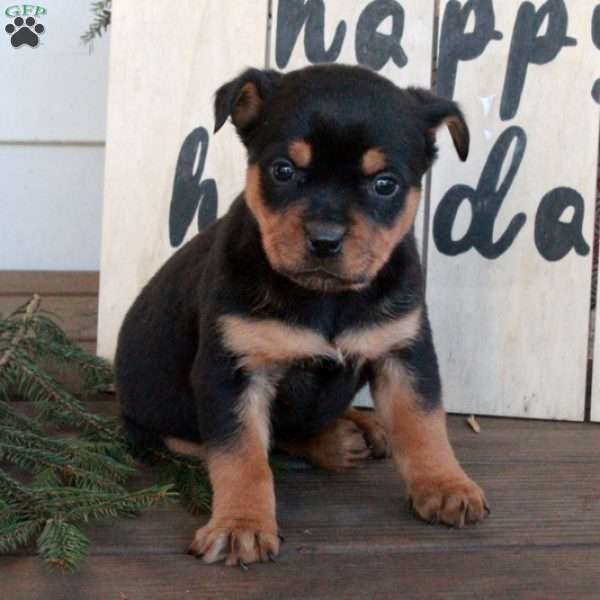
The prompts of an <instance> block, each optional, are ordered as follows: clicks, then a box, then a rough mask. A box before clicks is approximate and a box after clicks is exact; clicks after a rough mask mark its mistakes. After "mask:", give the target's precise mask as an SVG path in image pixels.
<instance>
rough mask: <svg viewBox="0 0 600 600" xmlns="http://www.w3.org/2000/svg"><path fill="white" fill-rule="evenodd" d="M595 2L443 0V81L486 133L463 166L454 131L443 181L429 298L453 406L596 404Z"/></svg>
mask: <svg viewBox="0 0 600 600" xmlns="http://www.w3.org/2000/svg"><path fill="white" fill-rule="evenodd" d="M467 5H468V6H467ZM593 9H594V7H593V3H592V2H569V3H568V6H567V4H566V3H565V2H563V1H562V0H548V1H546V2H542V1H535V2H494V3H492V2H490V1H479V2H469V3H459V2H456V1H454V0H445V1H444V2H442V4H441V7H440V11H441V14H440V20H441V26H440V45H439V55H440V60H439V72H438V81H437V85H438V88H437V89H438V91H439V92H440V93H442V94H446V95H448V96H453V97H454V98H455V99H458V100H459V101H460V103H461V104H462V106H463V108H464V110H465V113H466V115H467V117H468V122H469V124H470V129H471V138H472V145H471V154H470V157H469V160H468V162H467V163H466V164H461V163H459V161H458V160H457V159H455V158H454V156H453V154H452V152H449V151H446V148H449V147H450V145H451V144H450V141H449V139H448V137H447V136H446V135H445V134H444V136H443V137H442V140H441V146H442V149H441V153H440V154H441V157H442V158H441V160H440V162H439V163H438V165H437V167H436V168H435V169H434V171H433V180H432V194H431V199H432V220H431V227H430V235H431V238H430V241H429V255H428V264H427V271H428V279H427V286H428V287H427V291H428V293H427V298H428V303H429V306H430V314H431V319H432V323H433V331H434V335H435V340H436V343H437V348H438V352H439V358H440V362H441V371H442V378H443V381H444V384H445V401H446V405H447V407H448V408H449V409H450V410H456V411H462V412H476V413H484V414H492V415H515V416H522V417H537V418H552V419H573V420H581V419H582V418H583V416H584V402H585V383H586V366H587V358H586V354H587V345H588V322H589V302H590V300H589V299H590V281H591V260H592V252H591V245H592V241H593V231H592V230H593V218H594V201H595V184H596V177H595V173H596V165H597V158H598V117H599V110H598V104H597V102H596V100H595V99H594V97H593V89H594V86H595V82H596V79H597V78H598V77H599V76H600V61H599V60H597V57H598V53H597V52H596V50H595V48H594V46H593V43H592V36H591V35H590V31H591V27H590V25H591V23H592V13H593ZM594 57H595V58H596V60H594Z"/></svg>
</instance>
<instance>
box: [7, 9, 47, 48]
mask: <svg viewBox="0 0 600 600" xmlns="http://www.w3.org/2000/svg"><path fill="white" fill-rule="evenodd" d="M4 30H5V31H6V33H8V34H9V35H10V43H11V44H12V45H13V46H14V47H15V48H18V47H19V46H22V45H23V44H27V45H28V46H31V47H32V48H35V47H36V46H37V45H38V44H39V42H40V38H39V34H41V33H44V31H45V28H44V26H43V25H42V24H41V23H37V24H36V22H35V19H34V18H33V17H27V19H26V20H23V19H22V18H21V17H17V18H16V19H15V20H14V21H13V22H12V23H9V24H8V25H7V26H6V27H5V28H4Z"/></svg>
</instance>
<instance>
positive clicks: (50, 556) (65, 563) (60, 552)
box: [38, 518, 90, 571]
mask: <svg viewBox="0 0 600 600" xmlns="http://www.w3.org/2000/svg"><path fill="white" fill-rule="evenodd" d="M89 547H90V542H89V540H88V539H87V537H86V536H85V535H84V534H83V533H82V531H81V530H80V529H79V528H78V527H76V526H75V525H72V524H71V523H67V522H65V521H63V520H62V519H60V518H57V519H48V520H47V521H46V525H45V526H44V530H43V531H42V534H41V535H40V537H39V539H38V551H39V553H40V556H41V557H42V558H43V559H44V560H45V561H46V564H47V565H48V566H50V567H52V568H60V569H64V570H66V571H74V570H75V569H76V568H77V567H78V566H79V565H80V564H81V562H82V561H83V560H84V559H85V558H86V556H87V554H88V550H89Z"/></svg>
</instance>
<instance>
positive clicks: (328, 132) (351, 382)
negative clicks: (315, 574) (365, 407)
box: [116, 65, 487, 564]
mask: <svg viewBox="0 0 600 600" xmlns="http://www.w3.org/2000/svg"><path fill="white" fill-rule="evenodd" d="M215 116H216V126H215V130H218V129H219V128H220V127H221V126H222V125H223V124H224V122H225V121H226V120H227V118H228V117H231V120H232V121H233V124H234V125H235V127H236V129H237V132H238V134H239V136H240V138H241V139H242V141H243V143H244V144H245V146H246V148H247V150H248V170H247V178H246V188H245V190H244V191H243V193H242V194H241V195H240V196H239V197H238V198H237V199H236V200H235V202H234V203H233V205H232V206H231V209H230V210H229V212H228V213H227V214H226V215H225V216H224V217H223V218H222V219H220V220H219V221H217V222H216V223H215V224H214V225H212V226H211V227H210V228H209V229H207V230H206V231H204V232H203V233H201V234H199V235H197V236H196V237H195V238H194V239H193V240H191V241H190V242H189V243H188V244H186V245H185V246H184V247H183V248H181V249H180V250H179V251H178V252H177V253H176V254H175V255H174V256H173V257H172V258H170V259H169V260H168V261H167V263H166V264H165V265H164V266H163V267H162V269H161V270H160V271H159V272H158V273H157V274H156V275H155V276H154V277H153V278H152V280H151V281H150V283H148V285H147V286H146V287H145V288H144V290H143V291H142V293H141V294H140V296H139V297H138V298H137V300H136V301H135V303H134V305H133V306H132V308H131V309H130V311H129V313H128V315H127V317H126V319H125V322H124V323H123V327H122V329H121V333H120V336H119V344H118V351H117V357H116V375H117V391H118V395H119V398H120V401H121V406H122V413H123V418H124V422H125V426H126V429H127V432H128V434H129V436H130V438H131V440H132V442H133V443H134V445H136V446H156V445H159V444H163V443H166V444H167V446H169V447H170V448H172V449H175V450H177V451H181V452H191V453H195V454H201V455H202V456H204V457H205V459H206V462H207V465H208V470H209V474H210V479H211V482H212V486H213V489H214V499H213V513H212V517H211V519H210V521H209V523H208V524H207V525H206V526H205V527H203V528H201V529H200V530H198V532H197V533H196V536H195V539H194V541H193V543H192V547H191V549H192V551H193V552H195V553H197V554H202V555H203V557H204V560H205V561H206V562H215V561H219V560H222V559H225V561H226V563H227V564H237V563H238V562H246V563H249V562H252V561H258V560H263V561H264V560H266V559H268V558H269V557H272V556H274V555H276V554H277V552H278V550H279V539H278V535H277V522H276V518H275V496H274V491H273V477H272V474H271V471H270V468H269V463H268V452H269V448H270V446H272V445H275V446H277V447H279V448H282V449H284V450H286V451H288V452H290V453H292V454H295V455H298V456H302V457H304V458H306V459H307V460H309V461H310V462H312V463H314V464H317V465H320V466H323V467H329V468H333V469H343V468H346V467H351V466H353V465H357V464H359V463H360V462H361V461H362V460H364V459H365V458H366V457H367V456H368V455H369V454H373V455H378V456H380V455H384V454H385V453H386V446H389V447H390V448H391V452H392V454H393V456H394V459H395V460H396V462H397V464H398V467H399V469H400V472H401V474H402V476H403V477H404V479H405V481H406V484H407V489H408V494H409V496H410V499H411V501H412V504H413V506H414V509H415V510H416V512H417V514H418V515H419V516H421V517H422V518H423V519H426V520H429V521H433V520H436V521H441V522H443V523H447V524H450V525H457V526H461V525H463V524H464V523H474V522H476V521H479V520H481V519H483V518H484V516H485V515H486V512H487V504H486V500H485V497H484V495H483V492H482V490H481V489H480V488H479V487H478V486H477V484H475V483H474V482H473V481H472V480H471V479H469V477H467V475H466V474H465V473H464V471H463V470H462V468H461V467H460V466H459V464H458V462H457V460H456V458H455V457H454V454H453V452H452V449H451V447H450V444H449V442H448V437H447V434H446V424H445V414H444V410H443V408H442V404H441V400H440V381H439V375H438V366H437V361H436V355H435V351H434V348H433V343H432V337H431V331H430V328H429V323H428V319H427V311H426V307H425V303H424V297H423V279H422V273H421V266H420V263H419V257H418V253H417V250H416V247H415V240H414V236H413V231H412V229H413V220H414V218H415V214H416V212H417V208H418V206H419V196H420V189H421V180H422V178H423V175H424V173H425V172H426V171H427V169H428V168H429V167H430V165H431V163H432V161H433V160H434V157H435V153H436V149H435V139H434V138H435V131H436V129H437V128H438V127H440V126H441V125H443V124H446V125H447V126H448V127H449V129H450V132H451V134H452V138H453V140H454V144H455V146H456V149H457V151H458V154H459V155H460V157H461V158H462V159H463V160H464V159H465V158H466V156H467V152H468V146H469V134H468V130H467V126H466V124H465V122H464V119H463V117H462V115H461V112H460V110H459V109H458V107H457V106H456V104H454V103H453V102H451V101H448V100H444V99H441V98H437V97H435V96H433V95H432V94H430V93H429V92H426V91H424V90H419V89H407V90H401V89H399V88H397V87H396V86H394V85H393V84H392V83H391V82H389V81H388V80H386V79H384V78H382V77H380V76H378V75H377V74H375V73H373V72H370V71H368V70H366V69H363V68H359V67H348V66H335V65H327V66H315V67H309V68H306V69H302V70H299V71H295V72H291V73H288V74H285V75H282V74H280V73H276V72H274V71H259V70H255V69H250V70H248V71H246V72H245V73H243V74H242V75H241V76H240V77H238V78H237V79H235V80H234V81H232V82H230V83H228V84H226V85H224V86H223V87H222V88H221V89H219V90H218V92H217V94H216V101H215ZM366 382H368V383H369V384H370V386H371V390H372V393H373V397H374V399H375V404H376V409H377V414H378V419H379V422H381V424H382V425H383V429H382V428H381V426H380V425H379V424H378V421H377V420H376V419H375V418H373V417H370V416H369V414H368V413H364V412H360V411H357V410H354V409H351V408H349V405H350V403H351V401H352V399H353V397H354V395H355V393H356V392H357V390H358V389H359V388H360V387H361V386H362V385H364V384H365V383H366ZM384 431H385V433H384ZM386 440H387V441H386Z"/></svg>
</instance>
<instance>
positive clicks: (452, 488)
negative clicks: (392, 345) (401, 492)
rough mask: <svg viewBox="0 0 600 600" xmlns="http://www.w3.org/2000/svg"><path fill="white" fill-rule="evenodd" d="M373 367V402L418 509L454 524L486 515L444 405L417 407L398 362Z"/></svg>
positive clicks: (427, 517)
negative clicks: (453, 443)
mask: <svg viewBox="0 0 600 600" xmlns="http://www.w3.org/2000/svg"><path fill="white" fill-rule="evenodd" d="M376 369H377V372H376V377H375V383H374V386H373V396H374V398H375V404H376V406H377V410H378V411H379V414H380V415H381V418H382V421H383V423H384V426H385V427H386V430H387V432H388V438H389V440H390V443H391V446H392V454H393V456H394V459H395V461H396V463H397V465H398V467H399V469H400V472H401V474H402V476H403V477H404V479H405V480H406V484H407V488H408V495H409V498H410V500H411V502H412V505H413V507H414V509H415V511H416V512H417V514H418V515H419V516H420V517H421V518H422V519H425V520H426V521H436V522H437V521H441V522H442V523H446V524H448V525H455V526H457V527H462V526H463V525H464V524H465V523H476V522H477V521H481V520H482V519H484V518H485V516H486V514H487V512H489V509H488V505H487V502H486V499H485V495H484V493H483V491H482V490H481V488H480V487H479V486H478V485H477V484H476V483H475V482H474V481H472V480H471V479H469V477H468V476H467V475H466V474H465V472H464V471H463V469H462V467H461V466H460V465H459V464H458V461H457V460H456V457H455V456H454V452H453V451H452V448H451V446H450V442H449V440H448V434H447V431H446V415H445V413H444V410H443V409H442V408H441V407H440V408H439V409H436V410H434V411H433V412H425V410H424V409H422V408H420V407H419V398H418V396H417V393H416V392H415V390H414V385H413V382H412V378H411V376H410V374H409V373H408V372H407V371H406V369H405V368H404V367H403V366H402V364H401V363H400V362H399V361H397V360H394V359H385V360H384V361H381V362H380V363H379V364H378V365H377V367H376Z"/></svg>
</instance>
